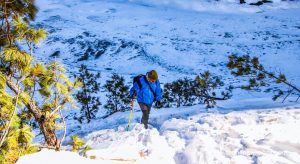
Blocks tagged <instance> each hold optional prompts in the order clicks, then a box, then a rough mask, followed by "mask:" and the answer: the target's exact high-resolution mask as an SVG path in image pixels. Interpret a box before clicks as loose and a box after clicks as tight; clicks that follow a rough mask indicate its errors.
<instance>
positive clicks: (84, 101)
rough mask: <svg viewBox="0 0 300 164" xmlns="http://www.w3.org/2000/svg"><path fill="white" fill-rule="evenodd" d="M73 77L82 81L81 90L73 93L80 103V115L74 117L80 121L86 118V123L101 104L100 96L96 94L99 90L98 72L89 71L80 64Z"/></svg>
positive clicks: (93, 116)
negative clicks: (77, 71)
mask: <svg viewBox="0 0 300 164" xmlns="http://www.w3.org/2000/svg"><path fill="white" fill-rule="evenodd" d="M75 77H76V78H77V79H78V80H79V81H80V82H81V83H82V86H81V90H80V91H78V93H77V94H76V95H75V97H76V99H77V101H78V102H79V103H80V104H81V108H80V115H79V116H77V117H76V119H77V120H78V121H79V122H80V123H82V122H83V121H84V120H86V121H87V122H88V123H89V122H90V121H91V119H93V118H95V114H96V112H97V111H98V108H99V106H100V105H101V102H100V98H99V97H97V95H95V94H97V93H98V92H99V91H100V83H98V82H97V80H98V79H99V78H100V73H97V74H93V73H91V72H90V71H89V70H88V69H87V67H86V65H81V66H80V69H79V74H78V75H75Z"/></svg>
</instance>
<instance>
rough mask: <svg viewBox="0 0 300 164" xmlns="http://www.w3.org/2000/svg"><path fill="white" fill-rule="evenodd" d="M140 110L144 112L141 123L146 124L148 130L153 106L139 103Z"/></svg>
mask: <svg viewBox="0 0 300 164" xmlns="http://www.w3.org/2000/svg"><path fill="white" fill-rule="evenodd" d="M139 105H140V108H141V110H142V112H143V116H142V119H141V123H142V124H144V127H145V129H148V120H149V115H150V110H151V106H152V105H146V104H144V103H139Z"/></svg>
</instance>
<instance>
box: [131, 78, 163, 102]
mask: <svg viewBox="0 0 300 164" xmlns="http://www.w3.org/2000/svg"><path fill="white" fill-rule="evenodd" d="M139 80H140V82H141V84H142V88H140V87H139V85H138V83H137V82H135V83H134V84H133V86H132V87H131V89H130V91H129V93H130V96H132V95H133V93H134V92H136V93H137V101H138V102H139V103H144V104H146V105H151V104H152V103H153V101H154V95H153V93H152V92H151V90H150V88H149V85H148V84H147V82H146V81H145V80H147V78H146V77H145V76H142V77H140V79H139ZM149 84H150V86H151V88H152V89H153V91H154V92H155V94H156V101H160V100H161V88H160V82H159V80H156V81H155V83H151V82H149Z"/></svg>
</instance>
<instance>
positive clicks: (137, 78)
mask: <svg viewBox="0 0 300 164" xmlns="http://www.w3.org/2000/svg"><path fill="white" fill-rule="evenodd" d="M142 76H145V75H142V74H140V75H138V76H135V77H133V84H134V83H137V84H138V86H139V87H140V89H141V88H142V83H141V81H140V78H141V77H142Z"/></svg>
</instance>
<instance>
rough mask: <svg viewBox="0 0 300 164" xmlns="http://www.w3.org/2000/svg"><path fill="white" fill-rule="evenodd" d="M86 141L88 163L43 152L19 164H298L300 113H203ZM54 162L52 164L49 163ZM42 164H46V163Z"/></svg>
mask: <svg viewBox="0 0 300 164" xmlns="http://www.w3.org/2000/svg"><path fill="white" fill-rule="evenodd" d="M124 127H125V125H122V126H119V127H117V128H114V129H106V130H100V131H96V132H93V133H91V134H89V135H88V136H86V137H85V139H86V140H87V145H89V146H90V147H91V148H92V150H91V151H88V152H87V157H88V158H93V160H92V159H90V160H88V159H86V158H83V157H78V155H77V154H75V153H70V152H59V153H58V152H57V153H55V152H52V151H46V150H45V151H42V152H40V153H37V154H33V155H27V156H25V157H22V158H21V159H20V160H19V162H18V164H33V163H37V161H46V163H47V161H49V163H53V162H54V161H53V160H52V159H57V161H55V163H69V162H75V163H89V162H90V163H166V164H167V163H168V164H169V163H170V164H171V163H178V164H187V163H189V164H196V163H300V139H299V136H300V131H299V130H298V129H299V127H300V110H299V107H290V108H287V109H286V108H281V109H272V110H253V111H247V112H230V113H228V114H216V113H202V114H197V115H193V116H190V117H187V118H186V119H180V118H178V119H177V118H172V119H169V120H167V121H164V122H163V124H162V125H161V127H160V128H159V129H157V128H153V127H151V128H150V129H148V130H145V129H144V128H143V126H141V125H140V124H133V125H132V126H131V129H130V130H129V131H126V130H125V128H124ZM50 161H51V162H50ZM43 163H44V162H43Z"/></svg>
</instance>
